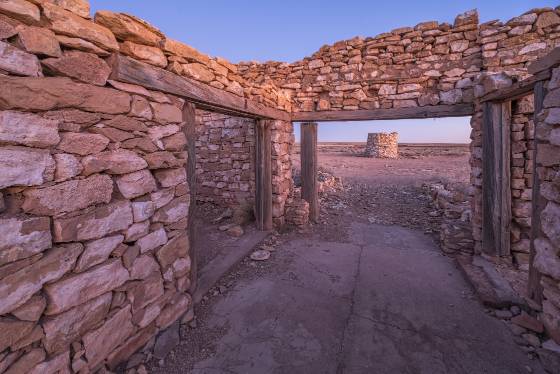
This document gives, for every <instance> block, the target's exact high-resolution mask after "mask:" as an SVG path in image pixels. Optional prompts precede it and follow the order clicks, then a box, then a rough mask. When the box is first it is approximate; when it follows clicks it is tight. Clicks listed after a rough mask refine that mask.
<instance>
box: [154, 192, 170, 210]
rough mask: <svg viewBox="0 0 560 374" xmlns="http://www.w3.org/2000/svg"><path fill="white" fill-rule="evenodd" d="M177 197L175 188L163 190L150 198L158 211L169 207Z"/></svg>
mask: <svg viewBox="0 0 560 374" xmlns="http://www.w3.org/2000/svg"><path fill="white" fill-rule="evenodd" d="M174 197H175V191H174V189H173V188H167V189H163V190H159V191H156V192H154V193H152V194H150V198H151V199H152V201H153V202H154V203H155V204H156V209H159V208H161V207H163V206H165V205H167V204H168V203H169V202H171V200H173V198H174Z"/></svg>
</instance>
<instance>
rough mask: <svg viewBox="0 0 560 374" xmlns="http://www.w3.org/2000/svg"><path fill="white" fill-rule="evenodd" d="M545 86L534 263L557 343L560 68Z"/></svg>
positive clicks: (548, 326)
mask: <svg viewBox="0 0 560 374" xmlns="http://www.w3.org/2000/svg"><path fill="white" fill-rule="evenodd" d="M546 88H547V90H548V93H547V95H546V96H545V99H544V105H543V110H542V111H541V112H540V113H539V114H538V121H537V125H536V126H537V127H536V132H535V133H536V139H537V141H538V143H539V144H538V146H537V160H536V161H537V174H538V176H539V180H540V196H539V198H540V199H542V200H543V204H542V208H543V209H542V212H541V214H540V217H539V218H540V222H539V225H540V233H539V235H538V238H537V239H536V240H535V250H536V256H535V262H534V265H535V267H536V268H537V269H538V270H539V271H540V272H541V274H542V278H541V284H542V286H543V288H544V291H543V294H544V301H543V303H542V314H541V317H542V318H541V319H542V322H543V323H544V325H545V328H546V330H547V333H548V335H549V336H550V337H551V338H552V339H554V340H555V341H556V343H558V344H560V67H556V68H555V69H553V70H552V78H551V79H550V81H548V83H547V86H546Z"/></svg>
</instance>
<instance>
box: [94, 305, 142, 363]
mask: <svg viewBox="0 0 560 374" xmlns="http://www.w3.org/2000/svg"><path fill="white" fill-rule="evenodd" d="M131 319H132V314H131V313H130V305H127V306H126V307H124V308H122V309H120V310H119V311H117V312H116V313H115V314H114V315H113V316H112V317H111V318H109V319H108V320H107V322H105V324H103V326H101V327H100V328H98V329H97V330H94V331H91V332H89V333H87V334H86V335H85V336H84V338H83V342H84V348H85V350H86V358H87V360H88V365H90V366H92V367H95V366H97V365H98V364H99V363H101V362H102V361H103V360H104V359H105V358H106V357H107V356H109V354H110V353H111V352H112V351H114V350H115V348H117V347H118V346H119V345H120V344H121V343H123V342H124V341H125V340H126V339H127V338H128V337H129V336H131V335H132V333H133V332H134V327H133V326H132V323H131V322H130V321H131Z"/></svg>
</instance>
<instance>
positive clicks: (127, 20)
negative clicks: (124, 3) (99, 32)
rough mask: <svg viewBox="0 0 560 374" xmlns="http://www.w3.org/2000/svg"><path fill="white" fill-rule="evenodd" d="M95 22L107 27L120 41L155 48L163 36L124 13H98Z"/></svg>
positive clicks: (143, 22)
mask: <svg viewBox="0 0 560 374" xmlns="http://www.w3.org/2000/svg"><path fill="white" fill-rule="evenodd" d="M95 22H96V23H98V24H100V25H103V26H105V27H107V28H108V29H109V30H111V31H112V32H113V34H115V36H116V37H117V38H119V39H120V40H128V41H131V42H135V43H140V44H144V45H150V46H154V47H157V46H158V45H159V43H160V42H161V41H162V39H163V38H164V35H163V34H162V33H161V31H159V30H158V29H156V28H155V27H153V26H152V25H150V24H149V23H147V22H146V21H144V20H142V19H140V18H137V17H134V16H131V15H129V14H125V13H114V12H109V11H105V10H102V11H98V12H97V13H95Z"/></svg>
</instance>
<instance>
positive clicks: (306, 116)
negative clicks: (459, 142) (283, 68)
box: [292, 104, 474, 122]
mask: <svg viewBox="0 0 560 374" xmlns="http://www.w3.org/2000/svg"><path fill="white" fill-rule="evenodd" d="M473 112H474V108H473V105H472V104H457V105H433V106H423V107H414V108H392V109H360V110H331V111H321V112H297V113H293V114H292V121H293V122H317V121H372V120H381V119H419V118H437V117H464V116H470V115H472V114H473Z"/></svg>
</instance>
